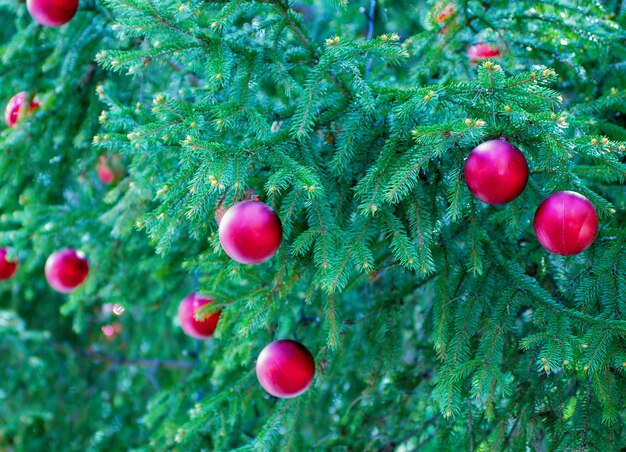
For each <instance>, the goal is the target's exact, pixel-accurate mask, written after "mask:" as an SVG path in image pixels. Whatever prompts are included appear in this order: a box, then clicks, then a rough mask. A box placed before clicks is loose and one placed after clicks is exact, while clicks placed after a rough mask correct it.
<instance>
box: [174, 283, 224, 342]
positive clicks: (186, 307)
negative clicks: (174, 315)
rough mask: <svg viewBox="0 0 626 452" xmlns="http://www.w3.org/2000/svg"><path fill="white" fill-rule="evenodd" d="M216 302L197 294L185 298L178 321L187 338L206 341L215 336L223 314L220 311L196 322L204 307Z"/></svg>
mask: <svg viewBox="0 0 626 452" xmlns="http://www.w3.org/2000/svg"><path fill="white" fill-rule="evenodd" d="M214 301H215V300H213V299H211V298H205V297H203V296H201V295H198V294H196V293H192V294H190V295H187V296H186V297H185V298H183V300H182V301H181V302H180V304H179V305H178V320H179V322H180V326H181V328H182V329H183V331H184V332H185V334H186V335H187V336H191V337H195V338H196V339H205V338H207V337H211V336H213V333H214V332H215V329H216V328H217V322H218V321H219V319H220V315H221V313H222V312H221V311H218V312H216V313H214V314H211V315H210V316H208V317H205V318H204V319H203V320H196V313H197V312H198V309H200V308H201V307H202V306H204V305H207V304H209V303H213V302H214Z"/></svg>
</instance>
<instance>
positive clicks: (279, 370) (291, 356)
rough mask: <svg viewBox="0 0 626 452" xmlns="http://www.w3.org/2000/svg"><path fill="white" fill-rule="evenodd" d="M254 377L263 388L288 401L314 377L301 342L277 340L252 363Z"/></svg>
mask: <svg viewBox="0 0 626 452" xmlns="http://www.w3.org/2000/svg"><path fill="white" fill-rule="evenodd" d="M256 376H257V378H258V380H259V383H260V384H261V386H263V389H265V390H266V391H267V392H269V393H270V394H271V395H273V396H275V397H280V398H282V399H288V398H291V397H296V396H298V395H300V394H302V393H303V392H304V391H306V390H307V389H308V388H309V386H311V382H312V381H313V377H314V376H315V360H314V359H313V355H311V352H310V351H309V350H308V349H307V348H306V347H305V346H304V345H302V344H301V343H299V342H296V341H291V340H286V339H283V340H280V341H275V342H272V343H271V344H268V345H266V346H265V348H264V349H263V350H262V351H261V353H260V354H259V357H258V359H257V362H256Z"/></svg>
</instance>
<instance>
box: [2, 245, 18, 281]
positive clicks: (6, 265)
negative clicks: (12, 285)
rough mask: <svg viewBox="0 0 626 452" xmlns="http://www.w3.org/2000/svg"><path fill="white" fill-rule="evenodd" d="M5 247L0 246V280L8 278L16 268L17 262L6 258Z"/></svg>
mask: <svg viewBox="0 0 626 452" xmlns="http://www.w3.org/2000/svg"><path fill="white" fill-rule="evenodd" d="M7 252H8V250H7V249H6V248H0V280H5V279H9V278H10V277H11V276H13V274H14V273H15V270H17V262H12V261H8V260H7Z"/></svg>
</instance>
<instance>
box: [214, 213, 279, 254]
mask: <svg viewBox="0 0 626 452" xmlns="http://www.w3.org/2000/svg"><path fill="white" fill-rule="evenodd" d="M219 235H220V243H221V244H222V248H224V251H225V252H226V254H228V255H229V256H230V257H231V258H232V259H234V260H236V261H237V262H240V263H242V264H259V263H261V262H264V261H266V260H268V259H269V258H270V257H272V256H273V255H274V254H276V251H278V248H279V247H280V243H281V242H282V240H283V225H282V223H281V222H280V218H278V215H276V212H274V210H272V208H271V207H270V206H268V205H267V204H264V203H262V202H260V201H243V202H240V203H238V204H235V205H234V206H232V207H231V208H230V209H228V210H227V211H226V213H225V214H224V216H223V217H222V219H221V221H220V227H219Z"/></svg>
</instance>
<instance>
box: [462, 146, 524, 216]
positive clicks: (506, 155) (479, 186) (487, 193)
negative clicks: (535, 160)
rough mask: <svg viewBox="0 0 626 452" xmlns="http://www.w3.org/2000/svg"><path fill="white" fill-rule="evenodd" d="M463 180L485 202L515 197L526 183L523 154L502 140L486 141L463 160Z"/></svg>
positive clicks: (489, 202) (506, 200)
mask: <svg viewBox="0 0 626 452" xmlns="http://www.w3.org/2000/svg"><path fill="white" fill-rule="evenodd" d="M465 182H466V183H467V187H468V188H469V190H470V192H472V194H473V195H474V196H476V197H477V198H478V199H480V200H481V201H484V202H486V203H488V204H504V203H507V202H511V201H513V200H514V199H515V198H517V197H518V196H519V195H520V194H521V193H522V192H523V191H524V188H525V187H526V183H527V182H528V163H527V162H526V157H524V154H522V153H521V152H520V151H519V150H518V149H517V148H516V147H515V146H513V145H512V144H510V143H509V142H507V141H504V140H491V141H486V142H484V143H482V144H480V145H478V146H476V147H475V148H474V149H472V152H470V154H469V156H468V157H467V160H466V161H465Z"/></svg>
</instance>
